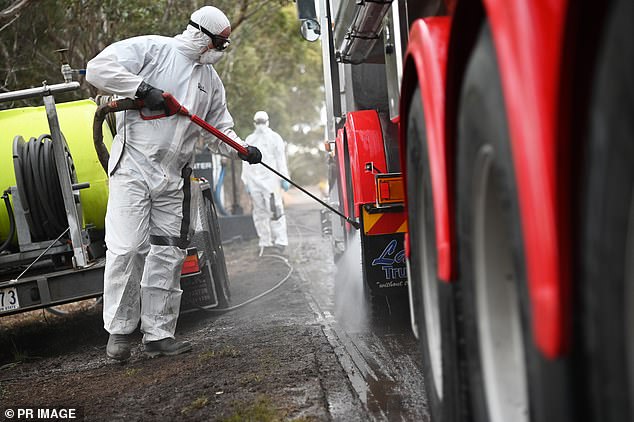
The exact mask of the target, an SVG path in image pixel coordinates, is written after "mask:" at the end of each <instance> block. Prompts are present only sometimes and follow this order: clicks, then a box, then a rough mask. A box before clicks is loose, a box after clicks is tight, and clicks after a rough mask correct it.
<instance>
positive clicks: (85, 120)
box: [0, 100, 112, 243]
mask: <svg viewBox="0 0 634 422" xmlns="http://www.w3.org/2000/svg"><path fill="white" fill-rule="evenodd" d="M96 109H97V105H96V104H95V103H94V102H93V101H91V100H80V101H73V102H68V103H60V104H57V114H58V119H59V124H60V127H61V129H62V133H63V134H64V137H65V138H66V142H67V144H68V148H69V149H70V153H71V155H72V156H73V162H74V164H75V171H76V173H77V182H79V183H83V182H89V183H90V188H88V189H83V190H81V191H80V192H81V193H80V195H81V204H82V211H83V217H84V225H85V224H92V225H94V226H95V227H96V228H98V229H103V227H104V220H105V215H106V204H107V200H108V178H107V177H106V173H105V172H104V171H103V168H102V167H101V164H100V163H99V159H98V158H97V153H96V152H95V148H94V146H93V141H92V122H93V117H94V115H95V110H96ZM45 133H50V129H49V127H48V120H47V119H46V111H45V110H44V106H41V107H23V108H15V109H10V110H3V111H0V193H1V192H4V190H5V189H7V188H8V187H10V186H15V172H14V170H13V151H12V149H13V139H14V138H15V136H16V135H21V136H22V137H23V138H24V139H25V140H27V141H28V140H29V138H31V137H35V138H37V137H38V136H40V135H42V134H45ZM103 137H104V144H106V146H107V148H108V150H110V147H111V145H112V134H111V133H110V130H109V129H108V127H107V124H106V123H105V122H104V126H103ZM8 233H9V217H8V215H7V210H6V208H5V206H4V202H3V201H0V243H1V242H2V241H4V240H5V239H6V238H7V236H8Z"/></svg>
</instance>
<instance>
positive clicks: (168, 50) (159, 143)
mask: <svg viewBox="0 0 634 422" xmlns="http://www.w3.org/2000/svg"><path fill="white" fill-rule="evenodd" d="M230 33H231V26H230V24H229V20H228V19H227V17H226V16H225V15H224V13H223V12H222V11H220V10H219V9H217V8H215V7H211V6H205V7H203V8H201V9H199V10H197V11H196V12H194V13H193V14H192V15H191V20H190V22H189V24H188V25H187V27H186V29H185V31H184V32H183V33H182V34H180V35H177V36H175V37H173V38H169V37H163V36H156V35H149V36H141V37H135V38H130V39H127V40H123V41H119V42H116V43H114V44H112V45H110V46H108V47H106V48H105V49H104V50H103V51H102V52H101V53H99V54H98V55H97V56H96V57H95V58H93V59H92V60H90V62H89V63H88V66H87V69H86V80H87V81H88V82H90V83H91V84H92V85H94V86H95V87H97V88H98V89H100V90H101V91H105V92H107V93H111V94H114V95H116V96H120V97H129V98H135V97H136V98H141V99H143V101H144V104H145V107H146V109H145V110H143V112H144V114H147V113H148V110H147V109H149V110H155V111H157V112H162V111H166V110H167V108H166V105H165V101H164V100H165V97H164V96H163V95H162V94H163V92H166V93H170V94H172V95H173V96H174V97H175V98H176V99H177V101H179V102H180V103H181V104H182V105H183V106H185V107H186V108H187V109H188V110H189V111H190V112H191V113H192V114H196V115H198V116H200V117H202V118H204V119H205V120H206V121H207V122H209V123H210V124H211V125H213V126H215V127H217V128H218V129H219V130H220V131H222V132H223V133H225V134H227V135H228V136H229V137H230V138H232V139H234V140H236V141H237V142H239V143H241V144H242V145H244V146H247V145H246V144H245V143H244V142H243V141H242V140H240V138H239V137H238V136H237V135H236V134H235V132H234V131H233V130H232V127H233V119H232V117H231V115H230V114H229V111H228V110H227V104H226V100H225V90H224V86H223V84H222V81H221V80H220V77H219V76H218V74H217V73H216V71H215V70H214V68H213V66H212V64H214V63H216V62H217V61H218V60H219V59H220V58H221V57H222V55H223V51H224V50H225V48H226V47H227V46H228V45H229V35H230ZM150 113H151V112H150ZM116 120H117V135H116V137H115V139H114V141H113V144H112V148H111V154H110V160H109V162H108V175H109V178H110V180H109V187H110V195H109V198H108V207H107V213H106V245H107V248H108V249H107V253H106V267H105V274H104V295H103V319H104V327H105V329H106V330H107V331H108V333H110V338H109V340H108V345H107V347H106V353H107V355H108V356H109V357H110V358H113V359H117V360H125V359H127V358H128V357H129V356H130V348H131V345H130V334H131V333H132V332H134V330H135V329H136V327H137V325H138V324H139V321H140V323H141V331H142V333H143V343H144V348H145V352H146V354H148V355H150V356H156V355H176V354H179V353H183V352H186V351H189V350H191V345H190V344H189V343H188V342H186V341H176V340H175V338H174V332H175V329H176V322H177V319H178V314H179V309H180V300H181V294H182V291H181V289H180V271H181V266H182V263H183V261H184V259H185V253H186V247H187V244H188V241H189V239H188V237H189V235H190V233H189V230H190V228H189V222H190V217H191V216H190V204H189V199H190V198H189V194H190V185H189V183H190V175H191V168H190V167H189V165H190V164H191V163H192V159H193V154H194V144H195V142H196V140H197V139H198V138H199V137H200V136H201V135H202V136H203V137H206V138H207V140H208V141H209V142H210V146H211V147H212V148H214V149H215V150H216V151H217V152H220V153H223V154H225V155H230V156H233V157H236V153H235V152H234V150H232V149H231V148H230V147H229V146H228V145H226V144H224V143H221V142H220V141H219V140H217V139H216V138H214V137H213V136H212V135H210V134H209V133H207V132H206V131H202V130H201V129H200V128H199V127H198V126H196V125H194V124H193V123H191V122H190V120H189V119H187V118H185V117H183V116H179V115H172V116H168V117H163V118H159V119H156V120H149V121H146V120H143V119H141V116H140V114H139V112H138V111H133V110H129V111H124V112H119V113H118V114H117V116H116ZM247 150H248V155H244V156H243V155H241V156H240V158H242V159H244V160H246V161H249V162H250V163H258V162H260V159H261V154H260V152H259V151H258V150H257V148H254V147H251V146H247Z"/></svg>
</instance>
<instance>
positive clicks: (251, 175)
mask: <svg viewBox="0 0 634 422" xmlns="http://www.w3.org/2000/svg"><path fill="white" fill-rule="evenodd" d="M253 122H254V124H255V131H254V132H253V133H252V134H250V135H249V136H247V138H246V140H245V141H246V142H247V144H249V145H252V146H254V147H257V148H258V149H259V150H260V152H262V161H263V162H265V163H267V164H268V165H270V166H271V167H273V168H274V169H275V170H277V171H278V172H280V173H281V174H283V175H284V176H286V177H288V166H287V164H286V148H285V144H284V140H283V139H282V137H281V136H280V135H279V134H277V133H276V132H275V131H273V130H272V129H271V128H269V116H268V114H267V113H266V112H265V111H258V112H257V113H255V116H254V117H253ZM242 181H243V182H244V184H245V186H246V188H247V191H248V192H249V196H250V197H251V202H252V204H253V223H254V224H255V230H256V231H257V233H258V237H259V246H260V255H262V253H263V252H264V248H269V247H275V248H276V249H277V250H276V252H283V251H284V248H286V246H287V245H288V237H287V234H286V215H285V214H284V204H283V203H282V195H281V189H284V190H288V188H289V183H288V182H287V181H285V180H283V179H280V178H279V176H277V175H275V174H274V173H273V172H271V171H269V170H268V169H267V168H266V167H264V166H258V165H243V166H242Z"/></svg>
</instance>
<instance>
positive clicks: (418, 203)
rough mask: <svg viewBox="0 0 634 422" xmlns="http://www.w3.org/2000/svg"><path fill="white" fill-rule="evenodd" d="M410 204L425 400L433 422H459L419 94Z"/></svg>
mask: <svg viewBox="0 0 634 422" xmlns="http://www.w3.org/2000/svg"><path fill="white" fill-rule="evenodd" d="M406 155H407V161H406V163H407V170H406V171H407V177H406V180H407V198H408V204H407V208H408V228H409V241H410V257H409V262H408V270H409V273H408V277H409V285H410V296H411V304H412V311H411V312H412V318H413V321H414V322H415V324H416V327H417V332H418V333H417V334H418V340H419V344H420V348H421V352H422V359H423V361H422V364H423V370H424V375H425V380H426V385H427V400H428V404H429V409H430V412H431V418H432V420H434V421H436V420H437V421H455V420H458V411H459V409H460V406H459V402H460V388H459V378H458V372H459V367H460V362H459V359H458V353H457V347H458V343H457V339H456V324H455V322H456V321H455V320H456V314H455V311H456V309H455V298H454V294H455V293H454V286H453V285H452V284H449V283H446V282H442V281H440V280H439V279H438V278H437V254H436V236H435V217H434V207H433V198H432V191H431V178H430V171H429V156H428V153H427V132H426V127H425V119H424V111H423V105H422V103H421V93H420V88H417V89H416V90H415V92H414V94H413V96H412V102H411V105H410V108H409V118H408V120H407V149H406Z"/></svg>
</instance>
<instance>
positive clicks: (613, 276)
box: [577, 0, 634, 422]
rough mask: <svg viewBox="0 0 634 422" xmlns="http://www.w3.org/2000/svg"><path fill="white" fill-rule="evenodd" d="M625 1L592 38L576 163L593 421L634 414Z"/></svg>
mask: <svg viewBox="0 0 634 422" xmlns="http://www.w3.org/2000/svg"><path fill="white" fill-rule="evenodd" d="M632 21H634V4H633V3H632V1H631V0H618V1H615V2H613V4H612V7H611V8H610V9H609V10H608V13H607V15H606V20H605V26H604V34H603V36H602V38H601V40H600V42H599V46H598V55H597V63H598V65H597V67H596V70H595V72H594V78H593V81H592V84H591V93H590V100H589V102H590V107H589V116H588V122H589V123H588V124H589V127H588V129H587V140H586V148H585V153H584V159H583V165H582V168H581V186H582V189H581V192H580V209H581V216H580V222H579V227H580V230H581V236H580V248H579V255H578V259H577V262H578V280H579V289H580V292H579V293H580V294H579V298H580V308H579V315H580V316H581V318H580V321H581V324H580V326H579V328H580V330H579V331H580V333H579V337H580V338H581V339H582V341H581V344H580V345H578V347H580V348H581V350H582V354H583V359H582V362H581V365H580V366H581V369H582V370H584V371H585V375H586V377H585V385H586V388H585V391H584V393H585V397H584V398H583V400H581V402H582V403H585V404H586V406H587V407H588V409H584V410H587V411H588V413H589V414H590V415H592V419H591V420H594V421H605V422H616V421H631V420H634V335H633V333H634V121H633V119H632V116H633V113H634V84H633V79H632V78H633V75H634V65H633V62H634V50H633V48H632V41H631V35H632V31H631V24H632Z"/></svg>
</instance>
